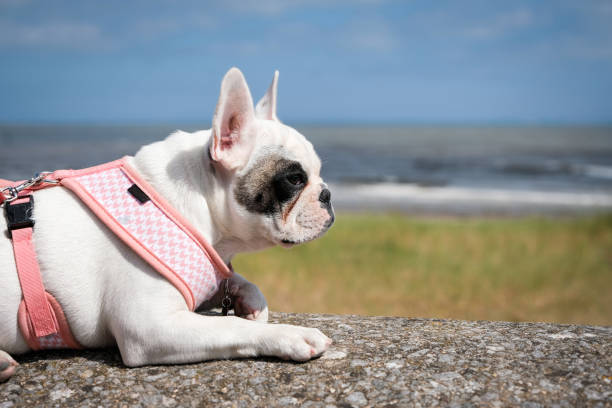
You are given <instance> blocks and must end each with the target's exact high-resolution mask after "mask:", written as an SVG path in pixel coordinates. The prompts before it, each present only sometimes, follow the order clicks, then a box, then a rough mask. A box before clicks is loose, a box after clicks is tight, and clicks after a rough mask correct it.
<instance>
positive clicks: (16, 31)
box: [0, 0, 612, 123]
mask: <svg viewBox="0 0 612 408" xmlns="http://www.w3.org/2000/svg"><path fill="white" fill-rule="evenodd" d="M610 21H612V1H586V0H580V1H563V0H559V1H546V0H540V1H486V0H485V1H475V0H463V1H429V0H426V1H418V0H410V1H383V0H378V1H377V0H369V1H342V0H312V1H306V0H293V1H289V0H287V1H280V0H243V1H238V0H225V1H207V2H206V1H170V0H142V1H119V0H117V1H115V0H110V1H89V0H81V1H36V0H31V1H29V0H0V62H1V63H0V121H2V122H137V123H142V122H148V123H150V122H161V123H163V122H186V121H189V122H203V123H206V122H209V121H210V118H211V116H212V113H213V111H214V106H215V104H216V100H217V96H218V92H219V84H220V80H221V78H222V76H223V74H224V73H225V71H226V70H227V69H228V68H229V67H231V66H234V65H235V66H238V67H239V68H241V69H242V71H243V72H244V73H245V75H246V77H247V80H248V82H249V85H250V87H251V92H252V93H253V97H254V98H255V99H257V98H259V97H260V96H261V95H262V94H263V92H264V91H265V90H266V88H267V86H268V83H269V81H270V80H271V78H272V74H273V71H274V69H279V70H280V79H279V116H280V118H281V119H282V120H284V121H287V122H294V123H330V122H343V123H346V122H359V123H363V122H373V123H380V122H405V123H413V122H418V123H422V122H427V123H441V122H442V123H444V122H451V123H452V122H482V123H490V122H521V123H522V122H528V123H531V122H536V123H537V122H564V123H590V122H607V123H609V122H612V24H611V23H610Z"/></svg>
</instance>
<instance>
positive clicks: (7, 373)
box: [0, 350, 19, 382]
mask: <svg viewBox="0 0 612 408" xmlns="http://www.w3.org/2000/svg"><path fill="white" fill-rule="evenodd" d="M18 365H19V364H17V362H16V361H15V360H13V358H12V357H11V356H9V355H8V354H7V353H5V352H4V351H2V350H0V382H3V381H6V380H8V379H9V378H10V377H11V376H12V375H13V374H15V368H16V367H17V366H18Z"/></svg>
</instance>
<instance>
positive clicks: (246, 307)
mask: <svg viewBox="0 0 612 408" xmlns="http://www.w3.org/2000/svg"><path fill="white" fill-rule="evenodd" d="M230 293H231V295H232V297H233V301H234V312H235V314H236V316H238V317H243V318H245V319H248V320H256V321H259V322H264V323H265V322H267V321H268V305H267V303H266V298H265V297H264V295H263V293H261V291H260V290H259V288H258V287H257V286H255V285H254V284H252V283H251V282H242V283H240V284H232V285H231V287H230Z"/></svg>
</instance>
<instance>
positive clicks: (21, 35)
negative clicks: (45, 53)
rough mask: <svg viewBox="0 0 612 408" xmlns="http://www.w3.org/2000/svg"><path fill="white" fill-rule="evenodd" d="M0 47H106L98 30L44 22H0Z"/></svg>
mask: <svg viewBox="0 0 612 408" xmlns="http://www.w3.org/2000/svg"><path fill="white" fill-rule="evenodd" d="M0 45H20V46H41V45H43V46H59V47H67V48H85V47H90V46H91V47H96V48H99V47H100V46H104V45H107V43H106V41H105V40H104V39H103V37H102V34H101V32H100V29H99V28H98V27H97V26H96V25H93V24H88V23H79V22H46V23H43V24H38V25H28V24H19V23H14V22H11V21H1V20H0Z"/></svg>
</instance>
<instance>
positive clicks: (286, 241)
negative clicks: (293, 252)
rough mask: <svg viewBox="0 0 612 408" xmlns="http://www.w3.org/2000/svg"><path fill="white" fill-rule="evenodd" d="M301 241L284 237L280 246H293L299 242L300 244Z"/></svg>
mask: <svg viewBox="0 0 612 408" xmlns="http://www.w3.org/2000/svg"><path fill="white" fill-rule="evenodd" d="M300 243H301V242H297V241H292V240H290V239H283V240H281V242H280V246H282V247H283V248H291V247H293V246H295V245H297V244H300Z"/></svg>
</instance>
